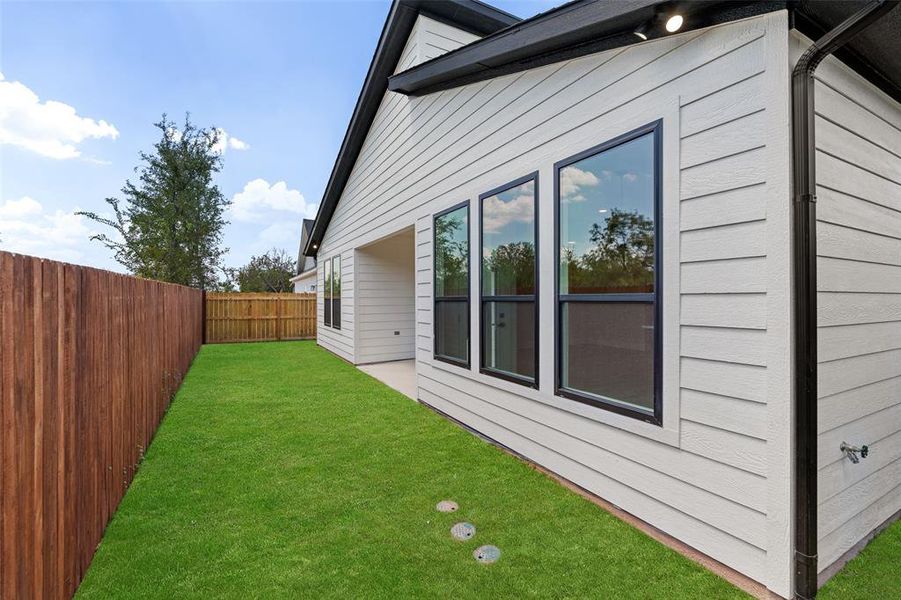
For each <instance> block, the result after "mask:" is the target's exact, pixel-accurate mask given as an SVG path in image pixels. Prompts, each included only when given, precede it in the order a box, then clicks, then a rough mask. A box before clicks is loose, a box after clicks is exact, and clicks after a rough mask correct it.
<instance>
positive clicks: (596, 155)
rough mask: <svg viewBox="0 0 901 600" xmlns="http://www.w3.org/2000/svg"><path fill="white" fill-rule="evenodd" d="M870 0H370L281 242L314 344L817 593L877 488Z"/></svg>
mask: <svg viewBox="0 0 901 600" xmlns="http://www.w3.org/2000/svg"><path fill="white" fill-rule="evenodd" d="M895 4H897V2H878V1H877V2H872V3H871V2H838V3H836V2H825V1H816V0H807V1H803V2H740V1H738V2H716V1H703V2H680V3H677V4H676V3H668V2H656V1H650V0H630V1H622V2H601V1H590V0H577V1H575V2H571V3H569V4H565V5H563V6H561V7H559V8H556V9H554V10H551V11H548V12H546V13H542V14H540V15H537V16H535V17H533V18H530V19H526V20H518V19H516V18H515V17H512V16H511V15H509V14H507V13H504V12H502V11H499V10H496V9H493V8H491V7H490V6H487V5H485V4H483V3H481V2H475V1H471V0H457V1H445V2H417V1H413V0H400V1H396V2H395V3H394V4H393V6H392V7H391V10H390V14H389V16H388V19H387V22H386V24H385V27H384V30H383V32H382V35H381V38H380V40H379V43H378V47H377V49H376V52H375V56H374V58H373V60H372V63H371V66H370V69H369V72H368V74H367V76H366V80H365V82H364V85H363V89H362V92H361V94H360V97H359V100H358V103H357V105H356V108H355V110H354V113H353V117H352V119H351V122H350V125H349V127H348V130H347V134H346V136H345V138H344V141H343V143H342V145H341V148H340V152H339V155H338V158H337V161H336V163H335V166H334V169H333V171H332V174H331V178H330V179H329V182H328V185H327V188H326V191H325V194H324V197H323V200H322V203H321V205H320V208H319V213H318V215H317V218H316V222H315V224H314V226H313V228H312V232H311V234H310V236H309V241H308V242H307V244H306V246H305V252H306V253H308V254H310V255H315V256H317V259H318V264H319V271H318V281H319V286H320V287H319V301H318V311H319V313H318V319H319V324H318V325H319V326H318V338H317V339H318V343H319V344H320V345H321V346H322V347H324V348H326V349H328V350H330V351H332V352H334V353H335V354H337V355H338V356H341V357H343V358H345V359H346V360H348V361H349V362H351V363H354V364H368V363H379V362H382V361H402V360H407V361H410V362H409V364H410V365H411V368H410V373H411V377H413V376H415V382H416V383H415V389H416V390H417V394H416V395H417V398H418V400H419V401H420V402H422V403H424V404H427V405H429V406H431V407H433V408H434V409H436V410H438V411H440V412H441V413H444V414H445V415H447V416H449V417H451V418H453V419H455V420H457V421H459V422H461V423H462V424H464V425H466V426H467V427H469V428H471V429H473V430H475V431H477V432H479V433H480V434H482V435H484V436H485V437H487V438H490V439H492V440H494V441H495V442H497V443H498V444H501V445H503V446H505V447H507V448H509V449H511V450H512V451H514V452H516V453H518V454H520V455H522V456H524V457H526V458H527V459H529V460H531V461H533V462H535V463H537V464H539V465H541V466H543V467H544V468H546V469H549V470H551V471H553V472H555V473H557V474H559V475H560V476H561V477H563V478H565V479H567V480H569V481H571V482H573V483H574V484H576V485H578V486H580V487H581V488H584V489H585V490H587V491H589V492H591V493H592V494H595V495H597V496H599V497H601V498H603V499H605V500H607V501H608V502H610V503H612V504H614V505H616V506H618V507H620V508H621V509H623V510H624V511H626V512H628V513H630V514H631V515H634V516H635V517H637V518H638V519H640V520H642V521H644V522H645V523H647V524H650V525H651V526H653V527H655V528H657V529H659V530H660V531H662V532H664V533H666V534H667V535H669V536H671V537H672V538H675V539H678V540H680V541H681V542H683V543H684V544H687V545H688V546H690V547H692V548H694V549H695V550H697V551H699V552H701V553H703V554H705V555H707V556H709V557H711V558H713V559H715V560H716V561H719V563H721V564H722V565H725V566H726V567H728V569H731V570H733V571H735V572H737V573H739V574H741V575H743V576H745V577H747V578H750V579H751V580H753V581H756V582H758V583H760V584H762V585H763V586H765V587H766V588H768V589H769V590H770V592H772V593H774V594H777V595H779V596H782V597H790V596H793V595H795V594H797V595H798V597H812V596H814V595H815V593H816V587H817V585H818V583H819V584H822V582H823V581H824V580H825V579H827V578H828V577H830V576H831V575H832V574H834V573H835V571H836V570H837V569H838V568H839V567H840V566H841V565H842V564H844V562H846V561H847V560H848V558H849V557H851V556H853V555H854V553H855V552H857V551H859V549H860V548H861V547H862V545H863V544H864V543H866V541H867V540H868V539H869V538H870V537H871V536H872V535H873V534H874V532H876V531H878V530H879V529H880V528H881V527H883V526H885V525H886V524H887V523H889V522H891V521H892V520H893V519H897V518H898V515H899V511H901V488H899V486H901V104H899V101H901V60H899V56H901V36H899V35H898V32H899V31H901V8H894V6H895ZM852 17H853V19H852ZM827 32H828V33H827ZM824 35H826V37H822V36H824ZM812 39H822V40H823V42H822V48H821V50H819V51H816V52H811V53H807V52H808V48H810V47H811V44H812V41H811V40H812ZM805 53H807V54H805ZM802 56H803V59H802ZM796 64H798V69H797V73H796V75H795V76H794V77H793V69H794V68H795V65H796ZM811 72H812V73H813V75H812V76H811V75H810V73H811ZM811 98H815V102H816V104H815V110H814V108H813V106H812V105H811V104H810V99H811ZM793 106H794V109H793ZM814 132H815V137H814V136H813V133H814ZM793 139H794V142H795V143H794V144H793ZM814 164H815V166H816V170H815V171H814V170H813V168H812V167H813V165H814ZM793 165H794V166H793ZM814 194H815V195H816V198H815V199H816V203H814V202H813V200H814ZM814 210H815V211H816V212H814ZM414 371H415V375H413V373H414ZM863 446H867V450H868V452H863V449H862V447H863ZM855 448H857V450H855ZM863 454H866V455H867V456H866V457H865V458H864V457H863Z"/></svg>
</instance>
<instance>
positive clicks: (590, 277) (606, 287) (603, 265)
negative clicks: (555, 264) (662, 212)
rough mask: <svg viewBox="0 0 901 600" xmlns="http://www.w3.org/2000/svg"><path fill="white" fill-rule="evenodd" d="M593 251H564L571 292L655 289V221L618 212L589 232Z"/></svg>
mask: <svg viewBox="0 0 901 600" xmlns="http://www.w3.org/2000/svg"><path fill="white" fill-rule="evenodd" d="M589 241H590V242H591V244H592V246H591V248H590V249H589V250H588V251H586V252H585V253H584V254H583V255H581V256H576V255H575V254H574V253H573V252H572V250H571V249H569V248H564V249H563V252H562V255H561V263H562V266H563V267H564V268H565V269H566V271H567V274H568V277H569V289H570V290H571V291H579V292H583V293H608V292H611V291H621V292H639V291H649V290H650V289H653V284H654V221H653V220H651V219H649V218H648V217H646V216H645V215H643V214H641V213H639V212H637V211H625V210H621V209H616V208H614V209H613V210H612V211H611V213H610V216H608V217H607V218H606V219H605V220H604V223H603V224H599V223H594V224H592V226H591V229H590V230H589Z"/></svg>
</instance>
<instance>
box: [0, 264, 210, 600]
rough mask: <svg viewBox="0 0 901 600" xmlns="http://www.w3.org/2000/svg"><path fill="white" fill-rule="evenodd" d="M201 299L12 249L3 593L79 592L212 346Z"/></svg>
mask: <svg viewBox="0 0 901 600" xmlns="http://www.w3.org/2000/svg"><path fill="white" fill-rule="evenodd" d="M201 300H202V296H201V292H200V291H199V290H194V289H191V288H186V287H182V286H178V285H172V284H166V283H160V282H157V281H149V280H144V279H136V278H134V277H128V276H126V275H120V274H117V273H111V272H108V271H101V270H98V269H91V268H88V267H80V266H75V265H68V264H63V263H58V262H53V261H49V260H41V259H38V258H32V257H28V256H18V255H14V254H9V253H6V252H0V371H2V373H0V415H2V419H0V531H2V536H0V598H4V599H5V598H68V597H70V596H71V595H72V594H73V593H74V591H75V589H76V587H77V586H78V583H79V582H80V581H81V579H82V577H83V576H84V573H85V571H86V570H87V568H88V565H89V564H90V562H91V558H92V556H93V555H94V550H95V549H96V547H97V544H98V543H99V542H100V538H101V537H102V535H103V530H104V528H105V526H106V524H107V522H108V521H109V519H110V517H111V516H112V514H113V512H114V511H115V510H116V507H117V506H118V504H119V501H120V500H121V499H122V496H123V494H125V490H126V488H127V487H128V484H129V483H130V482H131V480H132V478H133V477H134V474H135V469H136V468H137V466H138V463H139V462H140V460H141V458H142V455H143V452H144V449H145V448H147V445H148V444H149V443H150V440H151V438H152V437H153V434H154V432H155V431H156V428H157V425H159V422H160V419H161V418H162V416H163V414H164V412H165V411H166V408H167V406H168V404H169V401H170V399H171V397H172V395H173V393H174V392H175V390H176V389H177V388H178V385H179V383H180V382H181V380H182V377H183V376H184V374H185V372H186V371H187V370H188V367H189V366H190V364H191V360H192V359H193V358H194V355H195V354H196V353H197V350H198V349H199V348H200V343H201V335H202V325H203V323H202V310H201V309H202V302H201ZM135 551H136V552H139V551H140V549H139V548H135Z"/></svg>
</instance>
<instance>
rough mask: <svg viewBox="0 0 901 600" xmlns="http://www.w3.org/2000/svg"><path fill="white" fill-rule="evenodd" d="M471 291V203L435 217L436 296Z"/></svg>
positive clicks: (459, 294) (455, 294)
mask: <svg viewBox="0 0 901 600" xmlns="http://www.w3.org/2000/svg"><path fill="white" fill-rule="evenodd" d="M468 295H469V207H467V206H461V207H460V208H458V209H457V210H455V211H453V212H449V213H447V214H445V215H442V216H440V217H437V218H436V219H435V297H442V296H468Z"/></svg>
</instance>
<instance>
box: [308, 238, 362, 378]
mask: <svg viewBox="0 0 901 600" xmlns="http://www.w3.org/2000/svg"><path fill="white" fill-rule="evenodd" d="M338 254H340V255H341V329H335V328H334V327H326V325H325V322H324V321H323V315H324V307H325V302H324V299H323V296H322V294H323V291H324V290H325V284H324V277H325V261H326V259H327V260H331V259H332V258H333V257H334V256H336V255H338ZM317 260H318V264H317V266H316V278H317V279H316V289H317V290H318V292H317V294H316V320H317V323H316V341H317V343H318V344H319V345H320V346H322V347H323V348H326V349H328V350H331V351H332V352H334V353H335V354H337V355H338V356H340V357H341V358H343V359H345V360H347V361H350V362H355V360H354V310H353V307H354V253H353V250H349V251H345V252H330V253H329V254H327V255H326V254H323V253H322V252H321V251H320V253H319V255H318V258H317Z"/></svg>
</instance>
